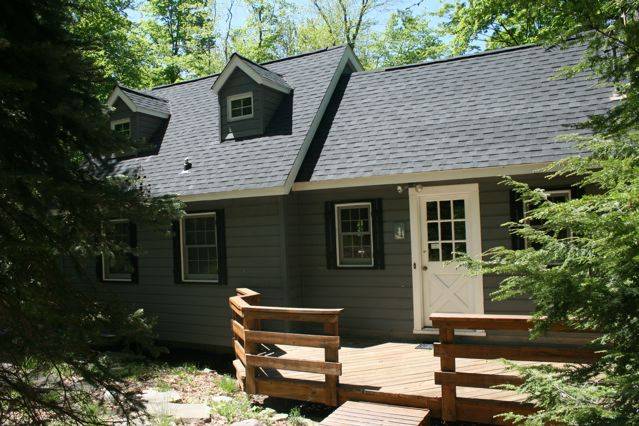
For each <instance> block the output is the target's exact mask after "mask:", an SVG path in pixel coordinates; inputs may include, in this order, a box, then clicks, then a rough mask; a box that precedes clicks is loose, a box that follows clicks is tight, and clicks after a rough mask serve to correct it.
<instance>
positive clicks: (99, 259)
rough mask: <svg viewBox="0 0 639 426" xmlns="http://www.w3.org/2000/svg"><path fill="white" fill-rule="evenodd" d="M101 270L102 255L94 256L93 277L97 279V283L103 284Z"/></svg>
mask: <svg viewBox="0 0 639 426" xmlns="http://www.w3.org/2000/svg"><path fill="white" fill-rule="evenodd" d="M103 272H104V271H103V270H102V255H100V256H96V258H95V275H96V277H97V279H98V282H101V283H103V282H104V274H103Z"/></svg>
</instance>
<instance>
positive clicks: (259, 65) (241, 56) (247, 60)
mask: <svg viewBox="0 0 639 426" xmlns="http://www.w3.org/2000/svg"><path fill="white" fill-rule="evenodd" d="M233 54H234V55H237V56H239V57H240V58H241V59H244V60H245V61H246V62H250V63H251V64H253V65H255V66H256V67H260V68H262V69H263V70H264V71H268V72H271V73H273V74H275V75H278V76H280V77H283V75H282V74H280V73H277V72H275V71H272V70H270V69H268V68H266V67H264V66H263V65H261V64H258V63H257V62H255V61H252V60H250V59H249V58H247V57H246V56H244V55H240V54H239V53H237V52H235V53H233Z"/></svg>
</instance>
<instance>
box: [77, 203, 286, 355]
mask: <svg viewBox="0 0 639 426" xmlns="http://www.w3.org/2000/svg"><path fill="white" fill-rule="evenodd" d="M189 208H191V209H194V210H198V211H201V210H203V209H208V208H211V209H218V208H223V209H224V213H225V220H226V252H227V268H228V283H227V284H226V285H214V284H190V283H189V284H176V283H175V282H174V275H173V242H172V237H171V236H170V231H169V229H170V226H169V224H166V226H162V227H160V228H152V227H149V226H138V247H139V250H140V256H139V283H138V284H130V283H126V284H121V283H98V284H97V288H98V290H99V291H101V292H107V293H111V292H112V293H115V294H116V295H117V297H120V298H121V299H122V300H123V301H124V302H125V303H128V304H130V306H131V307H132V308H144V310H145V312H147V313H148V314H149V315H151V316H155V317H157V332H158V334H159V338H160V339H161V340H166V341H172V342H177V343H182V344H188V345H197V346H199V345H202V346H206V347H217V346H229V345H230V342H231V334H230V332H229V315H230V310H229V307H228V300H227V299H228V297H229V296H231V295H233V294H234V290H235V288H236V287H249V288H252V289H254V290H256V291H260V292H262V293H263V294H264V303H265V304H271V305H282V304H284V303H285V297H286V296H285V283H286V263H285V262H284V259H283V254H284V251H282V250H281V247H282V246H283V240H282V234H281V228H282V224H283V223H284V214H285V211H284V204H283V203H282V199H281V197H270V198H254V199H238V200H228V201H224V202H210V203H194V204H192V205H189ZM90 263H91V262H90ZM88 270H89V274H88V275H89V276H90V277H91V280H90V282H83V284H85V285H92V284H95V273H92V272H93V271H94V270H95V268H94V266H93V264H92V263H91V265H90V267H89V268H88Z"/></svg>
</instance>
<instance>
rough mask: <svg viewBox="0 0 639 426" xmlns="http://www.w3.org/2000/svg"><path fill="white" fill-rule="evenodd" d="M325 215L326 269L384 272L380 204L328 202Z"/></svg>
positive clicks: (374, 202) (371, 202)
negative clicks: (371, 269)
mask: <svg viewBox="0 0 639 426" xmlns="http://www.w3.org/2000/svg"><path fill="white" fill-rule="evenodd" d="M325 215H326V253H327V254H326V260H327V267H328V268H329V269H341V268H344V269H350V268H354V269H356V268H373V269H383V268H384V240H383V235H384V234H383V228H382V226H383V220H382V203H381V200H379V199H376V200H364V201H345V202H328V203H326V207H325Z"/></svg>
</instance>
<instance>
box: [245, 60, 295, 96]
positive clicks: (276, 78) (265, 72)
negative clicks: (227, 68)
mask: <svg viewBox="0 0 639 426" xmlns="http://www.w3.org/2000/svg"><path fill="white" fill-rule="evenodd" d="M234 55H237V56H239V57H240V58H241V59H243V60H244V62H246V64H247V65H248V66H249V67H251V69H252V70H253V71H255V72H256V73H257V74H259V75H260V77H262V78H264V79H266V80H269V81H271V82H273V83H275V84H276V85H278V86H284V87H287V88H289V89H292V87H291V86H290V85H289V84H288V83H287V82H286V80H284V78H282V76H281V75H280V74H278V73H276V72H273V71H271V70H269V69H267V68H265V67H263V66H262V65H259V64H256V63H255V62H253V61H251V60H250V59H247V58H245V57H244V56H242V55H240V54H238V53H235V54H234Z"/></svg>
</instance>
